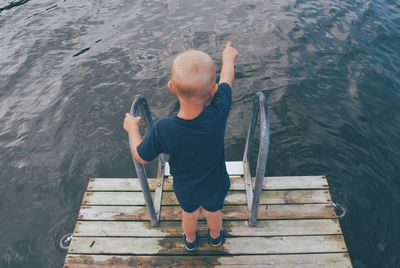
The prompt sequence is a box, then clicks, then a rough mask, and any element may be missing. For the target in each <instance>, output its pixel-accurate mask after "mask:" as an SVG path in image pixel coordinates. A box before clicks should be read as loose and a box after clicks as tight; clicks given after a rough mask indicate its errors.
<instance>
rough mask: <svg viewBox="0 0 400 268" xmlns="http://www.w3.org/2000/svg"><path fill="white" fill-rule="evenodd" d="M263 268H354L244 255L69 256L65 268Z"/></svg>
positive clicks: (328, 257)
mask: <svg viewBox="0 0 400 268" xmlns="http://www.w3.org/2000/svg"><path fill="white" fill-rule="evenodd" d="M237 266H240V267H242V268H261V267H280V268H293V267H302V268H312V267H327V268H344V267H351V263H350V259H349V256H348V254H347V253H325V254H302V255H242V256H222V257H221V256H201V257H200V258H199V257H198V256H179V257H175V258H171V257H170V256H115V255H114V256H110V255H91V256H90V255H73V254H68V255H67V257H66V261H65V265H64V268H93V267H112V268H116V267H118V268H127V267H163V268H176V267H187V268H190V267H237Z"/></svg>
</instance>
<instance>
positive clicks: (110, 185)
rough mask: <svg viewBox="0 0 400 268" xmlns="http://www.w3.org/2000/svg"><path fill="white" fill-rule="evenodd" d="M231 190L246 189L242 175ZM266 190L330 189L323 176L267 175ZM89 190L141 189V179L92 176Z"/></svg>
mask: <svg viewBox="0 0 400 268" xmlns="http://www.w3.org/2000/svg"><path fill="white" fill-rule="evenodd" d="M230 178H231V190H245V184H244V180H243V178H242V177H238V176H231V177H230ZM148 182H149V187H150V189H151V190H154V189H155V186H156V179H154V178H149V179H148ZM263 189H264V190H290V189H328V182H327V180H326V178H325V177H323V176H299V177H266V178H265V179H264V185H263ZM87 190H88V191H112V192H116V191H122V192H126V191H141V188H140V184H139V180H138V179H133V178H125V179H123V178H92V179H90V180H89V185H88V188H87ZM164 191H172V178H171V177H169V178H166V179H165V180H164Z"/></svg>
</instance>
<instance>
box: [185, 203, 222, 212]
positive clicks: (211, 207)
mask: <svg viewBox="0 0 400 268" xmlns="http://www.w3.org/2000/svg"><path fill="white" fill-rule="evenodd" d="M179 205H180V206H181V208H182V209H183V211H185V212H187V213H192V212H194V211H196V209H198V208H199V207H200V206H201V207H202V208H204V209H205V210H207V211H209V212H215V211H218V210H220V209H222V208H223V207H224V201H222V202H221V204H216V205H193V204H179Z"/></svg>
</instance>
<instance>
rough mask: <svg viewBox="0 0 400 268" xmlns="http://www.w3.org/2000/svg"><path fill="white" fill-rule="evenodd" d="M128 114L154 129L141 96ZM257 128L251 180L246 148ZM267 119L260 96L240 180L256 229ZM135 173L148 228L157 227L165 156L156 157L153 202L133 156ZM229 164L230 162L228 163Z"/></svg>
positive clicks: (143, 173) (265, 103)
mask: <svg viewBox="0 0 400 268" xmlns="http://www.w3.org/2000/svg"><path fill="white" fill-rule="evenodd" d="M130 113H131V114H132V115H133V116H139V115H140V114H142V117H143V118H144V121H145V122H146V125H147V127H148V129H150V128H151V127H152V126H153V119H152V117H151V113H150V109H149V105H148V103H147V101H146V99H145V97H143V96H142V95H136V96H135V99H134V101H133V102H132V106H131V111H130ZM258 118H259V119H260V120H259V124H260V144H259V148H258V158H257V166H256V174H255V178H253V177H252V176H251V172H250V161H249V148H250V144H251V142H252V140H253V138H254V135H255V129H256V126H257V122H258V121H257V119H258ZM269 135H270V131H269V115H268V101H267V99H266V97H265V95H264V94H263V93H262V92H258V93H256V94H255V96H254V99H253V107H252V113H251V122H250V126H249V129H248V133H247V139H246V145H245V149H244V154H243V176H244V181H245V189H246V199H247V209H248V215H249V225H250V226H256V225H257V219H258V217H257V215H258V208H259V204H260V195H261V192H262V189H263V184H264V174H265V169H266V166H267V158H268V149H269ZM132 159H133V163H134V165H135V169H136V173H137V175H138V178H139V181H140V186H141V188H142V192H143V196H144V200H145V203H146V208H147V212H148V214H149V218H150V222H151V226H158V224H159V222H160V209H161V199H162V192H163V185H164V183H163V182H164V175H165V168H166V164H167V163H166V161H165V155H164V154H160V155H159V156H158V168H157V182H156V189H155V194H154V202H153V199H152V197H151V194H150V188H149V184H148V181H147V174H146V170H145V168H144V165H142V164H140V163H138V162H137V161H136V160H135V158H134V156H133V155H132ZM228 163H229V162H228Z"/></svg>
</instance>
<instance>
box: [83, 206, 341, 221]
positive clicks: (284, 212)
mask: <svg viewBox="0 0 400 268" xmlns="http://www.w3.org/2000/svg"><path fill="white" fill-rule="evenodd" d="M267 208H268V209H267ZM223 211H224V219H226V220H246V219H248V213H247V207H246V206H245V205H228V206H225V207H224V210H223ZM181 213H182V209H181V208H180V207H179V206H163V207H161V220H179V219H181ZM258 218H259V219H260V220H262V219H315V218H317V219H334V218H336V214H335V211H334V208H333V206H332V205H327V204H303V205H268V206H265V205H263V206H261V207H260V210H259V213H258ZM78 219H80V220H110V221H113V220H148V216H147V212H146V208H145V207H144V206H82V207H81V210H80V212H79V215H78Z"/></svg>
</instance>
